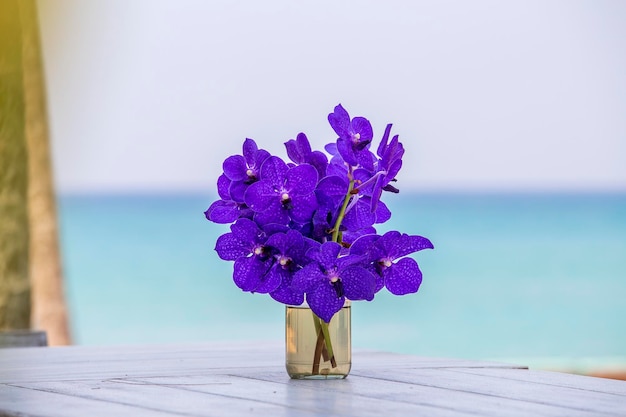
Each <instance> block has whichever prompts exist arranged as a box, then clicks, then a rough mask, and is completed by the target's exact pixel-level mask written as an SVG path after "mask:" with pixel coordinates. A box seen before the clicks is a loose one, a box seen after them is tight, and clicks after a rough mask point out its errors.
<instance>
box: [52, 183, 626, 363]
mask: <svg viewBox="0 0 626 417" xmlns="http://www.w3.org/2000/svg"><path fill="white" fill-rule="evenodd" d="M385 197H389V198H386V199H385V200H384V201H385V202H386V203H387V205H388V207H389V208H390V209H391V211H392V218H391V220H390V221H389V222H387V223H385V224H384V225H379V227H378V230H379V232H385V231H388V230H398V231H401V232H403V233H408V234H415V235H422V236H426V237H428V238H429V239H430V240H431V241H432V242H433V244H434V247H435V248H434V250H424V251H421V252H418V253H417V254H415V255H414V256H413V257H414V258H415V259H416V260H417V262H418V264H419V265H420V268H421V270H422V272H423V282H422V286H421V288H420V290H419V291H418V292H417V293H416V294H410V295H406V296H402V297H397V296H393V295H391V294H389V293H386V292H385V291H384V290H383V291H381V292H380V293H378V294H377V295H376V297H375V299H374V300H373V301H371V302H367V301H358V302H354V303H353V305H352V343H353V347H354V348H355V349H356V348H358V349H374V350H385V351H393V352H399V353H408V354H415V355H421V356H436V357H458V358H469V359H495V360H508V361H516V362H522V363H524V364H528V363H531V364H532V365H536V366H538V367H544V368H545V367H548V368H549V367H553V368H558V367H568V366H569V367H570V368H571V367H572V366H578V367H581V366H591V367H598V366H616V365H617V366H622V367H626V194H624V193H605V194H602V193H589V194H567V193H560V194H558V193H557V194H553V193H534V194H533V193H524V194H502V193H491V194H489V193H485V194H480V193H466V194H464V193H418V192H413V193H400V194H397V195H389V196H387V195H385ZM215 198H216V197H215V196H214V195H212V194H210V193H209V194H206V195H202V194H197V195H181V194H163V195H147V194H136V195H114V194H103V195H95V194H84V195H79V194H75V195H69V194H68V195H61V196H60V197H59V200H58V207H59V220H60V239H61V248H62V256H63V269H64V276H65V285H66V295H67V301H68V305H69V309H70V319H71V328H72V333H73V338H74V342H75V343H77V344H81V345H110V344H137V343H187V342H190V343H194V342H209V341H250V342H251V343H253V341H255V340H282V339H283V338H284V310H285V307H284V306H283V305H282V304H279V303H277V302H275V301H274V300H272V299H271V298H270V297H269V296H267V295H261V294H250V293H244V292H242V291H240V290H239V289H238V288H237V287H236V286H235V284H234V283H233V281H232V263H231V262H226V261H222V260H220V259H219V258H218V256H217V254H216V253H215V250H214V247H215V241H216V239H217V238H218V236H220V235H221V234H223V233H226V232H228V231H229V229H228V226H227V225H221V224H214V223H211V222H209V221H207V220H206V219H205V217H204V213H203V212H204V211H205V210H206V209H207V207H208V206H209V205H210V203H211V202H212V201H213V200H214V199H215Z"/></svg>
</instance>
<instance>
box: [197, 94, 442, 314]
mask: <svg viewBox="0 0 626 417" xmlns="http://www.w3.org/2000/svg"><path fill="white" fill-rule="evenodd" d="M328 121H329V122H330V125H331V126H332V128H333V130H334V131H335V133H336V134H337V135H338V138H337V140H336V141H335V142H333V143H329V144H328V145H326V147H325V150H326V151H327V152H328V154H329V155H330V158H329V157H327V155H326V154H324V153H322V152H320V151H313V150H311V145H310V144H309V141H308V139H307V137H306V135H305V134H304V133H299V134H298V136H297V137H296V139H295V140H294V139H291V140H289V141H287V142H286V143H285V147H286V149H287V155H288V157H289V159H290V161H291V162H285V161H284V160H282V159H281V158H279V157H277V156H274V155H270V153H269V152H267V151H266V150H264V149H259V148H258V147H257V144H256V143H255V142H254V140H252V139H246V140H245V141H244V143H243V155H233V156H230V157H228V158H226V160H225V161H224V164H223V168H224V173H223V174H222V175H221V176H220V177H219V178H218V180H217V190H218V193H219V197H220V199H219V200H217V201H215V202H214V203H213V204H211V206H210V207H209V208H208V210H207V211H206V212H205V216H206V218H207V219H208V220H210V221H212V222H215V223H226V224H228V223H232V224H231V226H230V232H229V233H226V234H224V235H222V236H220V237H219V238H218V239H217V243H216V246H215V250H216V251H217V254H218V255H219V257H220V258H221V259H224V260H227V261H234V272H233V279H234V281H235V284H236V285H237V286H238V287H239V288H241V289H242V290H243V291H250V292H256V293H262V294H265V293H267V294H269V295H270V296H271V297H272V298H273V299H275V300H276V301H279V302H281V303H284V304H287V305H300V304H302V303H303V302H304V300H305V299H306V301H307V303H308V305H309V306H310V308H311V310H312V311H313V312H314V313H315V314H316V315H317V316H318V317H319V318H320V319H322V320H323V321H324V322H325V323H328V322H330V320H331V318H332V317H333V315H334V314H335V313H336V312H338V311H339V310H340V309H341V308H342V306H343V305H344V302H345V300H346V299H349V300H353V301H354V300H368V301H371V300H372V299H373V298H374V294H376V293H377V292H378V291H380V290H381V289H382V288H383V287H384V288H387V290H388V291H390V292H391V293H392V294H395V295H404V294H408V293H414V292H417V290H418V289H419V286H420V284H421V282H422V273H421V271H420V269H419V267H418V264H417V262H416V261H415V260H414V259H412V258H410V257H407V255H409V254H412V253H414V252H417V251H420V250H422V249H426V248H430V249H432V248H433V245H432V243H431V242H430V241H429V240H428V239H427V238H425V237H422V236H410V235H407V234H402V233H400V232H397V231H390V232H387V233H385V234H383V235H382V236H381V235H378V234H377V233H376V229H375V228H374V225H375V224H379V223H384V222H386V221H387V220H389V218H390V217H391V212H390V211H389V209H388V208H387V206H386V205H385V204H384V203H383V202H382V201H380V198H381V195H382V192H383V191H388V192H391V193H397V192H398V189H397V188H396V187H395V186H394V185H392V184H394V183H395V181H396V175H397V174H398V171H399V170H400V168H401V166H402V155H403V154H404V148H403V147H402V144H401V143H400V142H399V141H398V135H395V136H393V138H392V139H391V140H389V137H390V134H391V124H388V125H387V127H386V129H385V132H384V134H383V137H382V140H381V142H380V144H379V145H378V148H377V150H376V155H375V154H374V153H372V152H371V151H370V145H371V142H372V138H373V136H374V135H373V131H372V126H371V124H370V122H369V121H368V120H367V119H366V118H364V117H354V118H352V119H351V118H350V116H349V114H348V112H347V111H346V110H345V109H344V108H343V107H342V106H341V105H338V106H336V107H335V109H334V112H332V113H330V114H329V115H328Z"/></svg>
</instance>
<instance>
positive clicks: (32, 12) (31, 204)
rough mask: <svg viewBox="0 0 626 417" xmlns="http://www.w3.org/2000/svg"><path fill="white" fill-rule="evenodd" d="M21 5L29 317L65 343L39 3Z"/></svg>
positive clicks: (26, 0)
mask: <svg viewBox="0 0 626 417" xmlns="http://www.w3.org/2000/svg"><path fill="white" fill-rule="evenodd" d="M19 8H20V20H21V24H22V65H23V72H22V74H23V82H24V101H25V107H26V112H25V126H26V129H25V134H26V143H27V148H28V162H29V163H28V167H29V171H28V178H29V181H28V215H29V223H30V279H31V285H32V320H31V321H32V327H33V328H36V329H42V330H45V331H46V333H47V335H48V343H49V344H50V345H52V346H54V345H67V344H69V343H71V340H70V332H69V327H68V319H67V308H66V304H65V295H64V291H63V276H62V268H61V256H60V250H59V237H58V227H57V211H56V201H55V193H54V182H53V175H52V166H51V158H50V141H49V134H48V117H47V109H46V94H45V83H44V76H43V65H42V59H41V44H40V35H39V22H38V17H37V7H36V5H35V1H34V0H20V2H19Z"/></svg>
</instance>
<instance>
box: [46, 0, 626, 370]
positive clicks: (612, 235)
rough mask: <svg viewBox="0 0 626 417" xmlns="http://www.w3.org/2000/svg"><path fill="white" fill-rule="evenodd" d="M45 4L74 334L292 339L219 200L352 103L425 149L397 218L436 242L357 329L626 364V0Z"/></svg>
mask: <svg viewBox="0 0 626 417" xmlns="http://www.w3.org/2000/svg"><path fill="white" fill-rule="evenodd" d="M37 4H38V7H39V19H40V30H41V41H42V52H43V63H44V68H45V78H46V85H47V99H48V115H49V121H50V138H51V151H52V157H53V167H54V178H55V186H56V191H57V196H58V207H59V220H60V232H61V233H60V239H61V249H62V261H63V270H64V276H65V288H66V294H67V300H68V308H69V311H70V324H71V329H72V334H73V339H74V343H78V344H127V343H167V342H185V341H189V342H194V341H208V340H234V339H250V340H252V339H273V340H279V339H281V338H282V337H283V332H284V330H283V329H284V327H283V310H284V307H283V306H281V305H279V304H278V303H276V302H274V301H273V300H271V299H270V298H269V297H266V296H262V295H251V294H244V293H241V292H240V291H239V290H238V289H237V288H236V287H235V285H234V284H233V283H232V279H231V274H232V269H231V268H232V265H231V263H228V262H224V261H220V260H219V259H218V257H217V255H216V254H215V252H214V251H213V248H214V244H215V240H216V238H217V237H218V236H219V235H220V234H222V233H225V232H226V231H228V228H227V227H226V226H225V225H216V224H212V223H209V222H207V221H206V220H205V219H204V215H203V211H204V210H206V208H207V207H208V206H209V205H210V203H211V202H212V201H213V200H214V199H216V187H215V181H216V179H217V177H218V175H219V174H220V173H221V164H222V161H223V160H224V159H225V158H226V157H227V156H229V155H232V154H237V153H240V152H241V144H242V142H243V140H244V139H245V138H246V137H251V138H254V139H255V140H256V141H257V143H258V144H259V146H260V147H263V148H265V149H267V150H269V151H270V152H272V153H274V154H277V155H279V156H286V154H285V152H284V150H283V143H284V142H285V141H286V140H288V139H290V138H294V137H295V136H296V134H297V133H298V132H301V131H302V132H305V133H306V134H307V135H308V137H309V139H310V141H311V143H312V145H313V147H314V148H315V149H321V148H322V147H323V145H324V144H326V143H328V142H331V141H334V139H335V135H334V132H333V131H332V129H331V128H330V126H329V125H328V123H327V120H326V117H327V115H328V113H329V112H331V111H332V109H333V107H334V106H335V105H336V104H338V103H342V104H343V106H344V107H345V108H346V109H347V110H348V111H349V112H350V114H351V116H364V117H367V118H368V119H370V121H371V122H372V124H373V127H374V135H375V141H376V142H377V140H378V139H379V138H380V137H381V136H382V133H383V130H384V127H385V125H386V123H390V122H391V123H394V131H395V133H397V134H399V135H400V139H401V141H402V142H403V143H404V147H405V149H406V153H405V156H404V167H403V170H402V171H401V172H400V174H399V175H398V180H399V181H398V183H397V186H398V188H400V190H401V192H400V194H398V195H386V196H385V198H384V200H383V201H385V202H386V203H387V204H388V205H389V207H390V208H391V210H392V213H393V217H392V219H391V221H390V222H388V223H387V224H385V225H384V226H382V227H380V228H379V231H386V230H391V229H397V230H400V231H402V232H405V233H409V234H420V235H424V236H427V237H429V238H430V239H431V240H432V241H433V243H434V245H435V250H434V251H423V252H420V253H418V254H417V255H416V256H415V258H416V259H417V261H418V262H419V264H420V267H421V269H422V271H423V273H424V281H423V285H422V288H421V289H420V291H419V293H418V294H414V295H409V296H405V297H391V296H389V295H387V294H382V293H381V294H379V295H377V297H376V300H374V302H372V303H367V302H362V303H355V305H354V307H353V343H354V346H355V347H357V348H370V349H385V350H391V351H396V352H405V353H412V354H417V355H424V356H454V357H466V358H475V359H500V360H511V361H517V362H520V363H522V364H529V365H531V366H535V367H542V368H549V369H563V370H569V371H575V372H587V373H590V372H596V373H598V372H604V371H614V370H616V369H622V370H624V369H626V328H625V327H626V326H625V323H626V303H624V299H625V297H626V279H625V278H626V276H625V274H626V272H625V271H626V122H625V119H624V115H625V114H626V78H625V77H624V74H626V55H625V54H624V53H623V51H624V50H626V3H624V2H622V1H606V0H603V1H559V0H552V1H547V2H546V1H511V2H497V1H484V0H481V1H473V2H464V1H458V0H454V1H421V0H420V1H408V0H405V1H388V2H377V1H360V2H347V1H346V2H344V1H315V2H313V1H301V2H291V1H287V0H284V1H283V0H268V1H264V2H252V1H242V2H228V1H210V2H207V1H191V0H185V1H176V2H175V1H164V0H132V1H121V0H108V1H104V0H91V1H89V2H83V1H79V0H54V1H52V0H40V1H39V2H38V3H37Z"/></svg>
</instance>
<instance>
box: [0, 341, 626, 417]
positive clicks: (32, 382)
mask: <svg viewBox="0 0 626 417" xmlns="http://www.w3.org/2000/svg"><path fill="white" fill-rule="evenodd" d="M352 362H353V365H352V372H351V373H350V376H349V377H348V378H347V379H345V380H334V381H296V380H290V379H289V378H288V376H287V374H286V373H285V370H284V365H283V363H284V353H283V345H282V343H259V342H248V343H245V344H243V343H241V344H233V343H229V344H227V343H223V344H215V343H212V344H195V345H165V346H112V347H84V346H82V347H81V346H75V347H64V348H46V347H38V348H12V349H0V416H41V417H44V416H46V417H47V416H51V417H52V416H64V417H72V416H80V417H85V416H89V417H91V416H138V417H142V416H165V415H173V416H238V415H263V416H282V415H294V416H300V415H301V416H335V415H337V416H344V415H345V416H421V415H423V416H470V415H471V416H499V417H500V416H568V417H572V416H593V417H598V416H626V382H623V381H617V380H610V379H600V378H592V377H584V376H577V375H569V374H561V373H553V372H543V371H533V370H528V369H525V368H523V367H519V366H514V365H507V364H499V363H489V362H475V361H467V360H457V359H438V358H424V357H418V356H403V355H396V354H391V353H380V352H365V351H358V350H357V351H355V352H354V354H353V361H352Z"/></svg>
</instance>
